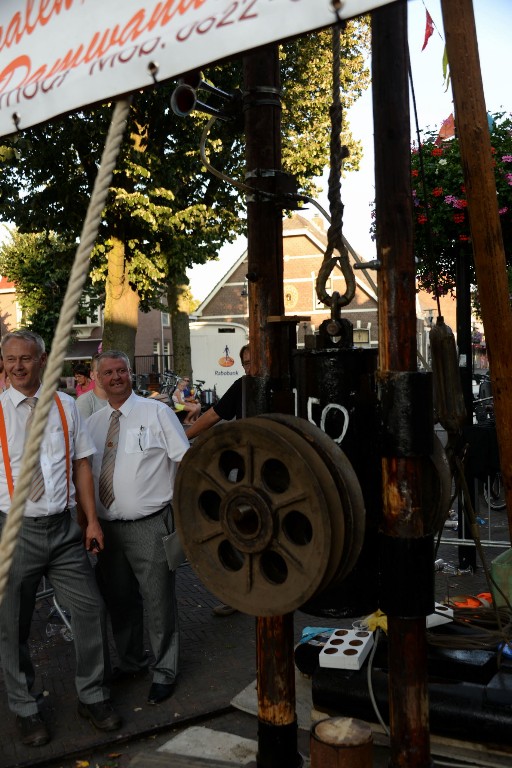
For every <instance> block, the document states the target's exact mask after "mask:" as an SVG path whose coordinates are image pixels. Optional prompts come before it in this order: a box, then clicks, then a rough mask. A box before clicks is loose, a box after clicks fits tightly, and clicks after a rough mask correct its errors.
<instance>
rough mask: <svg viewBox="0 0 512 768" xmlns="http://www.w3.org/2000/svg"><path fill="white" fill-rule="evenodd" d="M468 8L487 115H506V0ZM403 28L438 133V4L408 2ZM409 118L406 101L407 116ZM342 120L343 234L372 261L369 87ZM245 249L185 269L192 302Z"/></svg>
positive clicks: (510, 102) (443, 106) (442, 91)
mask: <svg viewBox="0 0 512 768" xmlns="http://www.w3.org/2000/svg"><path fill="white" fill-rule="evenodd" d="M473 8H474V14H475V20H476V31H477V38H478V48H479V56H480V68H481V72H482V82H483V86H484V95H485V101H486V107H487V111H488V112H491V113H492V112H499V111H502V110H503V111H507V112H509V111H512V76H511V63H512V55H511V53H510V34H511V30H512V0H473ZM426 9H428V12H429V13H430V15H431V17H432V20H433V22H434V25H435V29H434V33H433V35H432V37H431V38H430V39H429V41H428V44H427V46H426V48H425V49H424V50H423V51H422V50H421V48H422V46H423V41H424V37H425V25H426ZM408 25H409V50H410V56H411V69H412V77H413V82H414V91H415V96H416V105H417V110H418V121H419V125H420V129H421V130H425V129H427V128H429V127H430V128H439V127H440V126H441V123H442V121H443V120H445V119H446V118H447V117H448V116H449V115H450V113H451V112H452V111H453V104H452V94H451V88H448V90H447V91H446V86H445V84H444V79H443V66H442V60H443V52H444V46H445V43H444V31H443V19H442V13H441V3H440V0H424V2H423V0H408ZM412 115H413V109H412V102H411V117H412ZM347 119H348V121H349V123H350V126H351V129H352V133H353V134H354V136H355V138H356V139H358V140H360V141H361V142H362V145H363V161H362V163H361V168H360V170H359V171H357V172H353V173H350V174H348V175H347V177H346V178H344V179H343V180H342V188H341V198H342V201H343V203H344V205H345V210H344V217H343V233H344V235H345V237H346V238H347V240H348V241H349V243H350V244H351V245H352V247H353V248H355V250H356V251H357V252H358V253H359V254H360V255H361V257H362V258H364V259H368V260H369V259H372V258H374V256H375V245H374V243H373V242H372V240H371V237H370V234H369V231H370V226H371V203H372V202H373V199H374V191H375V184H374V169H373V164H374V157H373V117H372V94H371V87H370V89H369V90H368V91H366V92H365V94H364V95H363V96H362V97H361V98H360V99H359V100H358V101H357V102H356V104H355V105H354V106H353V107H352V108H351V109H350V110H349V111H348V113H347ZM411 130H413V129H411ZM414 130H415V129H414ZM413 138H414V135H412V136H411V139H413ZM319 183H320V185H321V186H323V188H324V190H325V191H324V193H323V194H321V195H320V196H319V197H318V201H319V203H320V204H321V205H322V206H323V207H324V208H325V209H326V210H328V209H329V206H328V201H327V194H326V193H327V171H326V173H324V176H323V177H322V180H321V181H319ZM301 213H302V212H301ZM316 213H317V209H316V208H315V206H309V207H308V209H307V210H305V211H304V212H303V215H305V216H308V217H311V216H313V215H315V214H316ZM245 247H246V240H245V238H239V239H238V240H237V242H236V243H235V244H232V245H228V246H225V247H224V248H223V249H222V250H221V252H220V254H219V259H218V260H217V261H214V262H211V263H208V264H204V265H200V266H196V267H194V268H193V269H191V270H189V272H188V277H189V279H190V284H191V290H192V294H193V296H194V298H196V299H198V300H200V301H202V300H203V299H204V298H205V297H206V296H207V295H208V293H209V292H210V291H211V290H212V288H213V287H214V286H215V285H216V283H217V282H218V281H219V280H220V279H221V278H222V276H223V275H224V274H225V272H226V271H227V270H228V269H229V267H230V266H231V265H232V264H233V263H234V262H235V261H236V259H237V258H238V257H239V256H240V255H241V254H242V253H243V251H244V249H245Z"/></svg>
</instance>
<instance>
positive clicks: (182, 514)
mask: <svg viewBox="0 0 512 768" xmlns="http://www.w3.org/2000/svg"><path fill="white" fill-rule="evenodd" d="M297 421H302V420H301V419H299V420H297ZM327 439H328V438H327ZM173 505H174V508H175V514H176V526H177V528H178V531H179V532H180V537H181V541H182V544H183V548H184V550H185V553H186V555H187V557H188V559H189V561H190V562H191V564H192V565H193V566H194V568H195V569H196V571H197V572H198V574H199V576H200V577H201V579H202V580H203V582H204V583H205V585H206V586H207V587H208V588H209V589H210V590H211V591H212V592H213V593H214V594H215V595H216V596H217V597H219V598H220V599H221V600H224V601H225V602H227V603H229V604H230V605H232V606H233V607H235V608H238V609H239V610H242V611H244V612H246V613H250V614H253V615H259V616H272V615H281V614H284V613H288V612H290V611H293V610H295V609H296V608H298V607H300V606H301V605H302V604H304V603H305V602H306V601H307V600H309V599H310V597H312V596H313V594H315V593H316V592H317V591H318V590H320V589H322V588H323V587H324V586H326V585H327V583H329V582H330V580H331V579H332V578H333V577H334V576H336V575H337V573H338V570H339V561H340V558H341V553H343V551H344V521H343V519H341V522H340V518H339V516H336V518H335V519H334V520H333V516H332V509H333V508H336V509H337V510H338V509H339V506H340V494H339V489H338V485H337V483H336V480H335V479H334V478H333V477H332V475H331V472H330V471H329V469H328V467H327V466H326V463H325V461H324V459H323V458H322V456H321V455H320V454H319V452H318V450H317V448H316V447H315V446H314V445H313V444H312V441H311V440H307V439H305V438H304V436H302V435H301V434H300V433H299V432H298V431H296V430H293V429H291V428H290V426H289V425H287V424H283V423H279V422H277V421H276V420H272V419H271V418H263V417H253V418H249V419H244V420H242V421H238V422H230V423H228V424H221V425H219V426H217V427H215V429H213V430H211V431H210V432H208V433H207V434H206V435H204V436H203V437H201V438H199V439H198V440H196V442H195V443H194V445H193V446H192V447H191V449H190V450H189V451H188V452H187V454H186V455H185V457H184V459H183V461H182V462H181V466H180V469H179V472H178V476H177V480H176V485H175V493H174V501H173Z"/></svg>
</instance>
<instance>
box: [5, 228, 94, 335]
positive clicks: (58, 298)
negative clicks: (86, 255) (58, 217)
mask: <svg viewBox="0 0 512 768" xmlns="http://www.w3.org/2000/svg"><path fill="white" fill-rule="evenodd" d="M75 251H76V243H75V242H71V241H69V240H68V241H66V240H64V239H63V238H61V237H59V236H58V235H57V234H56V233H55V232H43V233H40V232H34V233H32V232H26V233H23V232H20V231H16V230H15V231H13V232H12V233H10V235H9V236H8V238H7V239H6V241H5V242H4V243H3V244H2V246H1V247H0V274H2V275H8V277H9V280H11V281H12V282H14V283H15V284H16V286H17V299H18V302H19V305H20V308H21V313H22V322H23V325H27V324H29V325H30V326H32V327H34V328H37V331H38V333H39V334H40V335H41V336H42V337H43V339H44V341H45V343H46V344H47V345H48V346H50V345H51V341H52V339H53V335H54V332H55V327H56V325H57V321H58V319H59V314H60V308H61V305H62V301H63V299H64V294H65V292H66V287H67V284H68V279H69V273H70V271H71V267H72V264H73V259H74V256H75ZM100 300H101V297H98V295H97V292H96V290H95V288H94V287H93V286H92V284H91V281H90V280H89V281H88V283H87V285H86V286H85V288H84V291H83V293H82V296H81V299H80V304H79V306H78V308H77V316H76V317H77V322H78V323H80V322H85V321H86V318H87V316H89V315H92V314H93V313H94V312H95V310H96V309H97V307H98V304H99V302H100Z"/></svg>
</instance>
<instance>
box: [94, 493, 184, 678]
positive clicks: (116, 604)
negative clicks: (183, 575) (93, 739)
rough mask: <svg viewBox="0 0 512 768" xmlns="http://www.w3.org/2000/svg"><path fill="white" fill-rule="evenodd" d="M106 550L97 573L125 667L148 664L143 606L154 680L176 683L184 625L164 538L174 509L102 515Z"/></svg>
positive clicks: (99, 559)
mask: <svg viewBox="0 0 512 768" xmlns="http://www.w3.org/2000/svg"><path fill="white" fill-rule="evenodd" d="M101 526H102V528H103V533H104V536H105V549H104V551H103V552H101V553H100V554H99V556H98V563H97V565H96V576H97V579H98V584H99V587H100V590H101V592H102V595H103V598H104V600H105V602H106V604H107V609H108V612H109V613H110V618H111V621H112V632H113V635H114V640H115V643H116V648H117V652H118V654H119V661H120V668H121V669H122V670H124V671H136V670H138V669H140V668H141V667H143V666H145V665H146V664H147V660H146V659H145V656H144V645H143V605H144V606H145V608H146V612H147V618H148V632H149V641H150V643H151V650H152V651H153V655H154V657H155V661H154V664H153V665H152V671H153V682H155V683H171V682H174V680H175V678H176V677H177V674H178V657H179V628H178V609H177V604H176V591H175V576H174V572H173V571H170V570H169V566H168V564H167V559H166V556H165V551H164V546H163V543H162V537H163V536H165V535H166V534H167V533H170V532H171V531H172V509H171V505H170V504H168V505H167V506H166V507H164V509H163V510H162V511H161V513H159V514H156V515H152V516H150V517H147V518H142V519H140V520H133V521H132V520H130V521H108V520H101Z"/></svg>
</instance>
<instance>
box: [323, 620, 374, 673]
mask: <svg viewBox="0 0 512 768" xmlns="http://www.w3.org/2000/svg"><path fill="white" fill-rule="evenodd" d="M372 646H373V633H372V632H370V631H369V630H363V629H336V630H335V631H334V632H333V633H332V635H331V636H330V638H329V640H328V641H327V643H326V644H325V645H324V647H323V648H322V650H321V652H320V656H319V663H320V666H321V667H331V668H334V669H361V667H362V666H363V663H364V660H365V659H366V657H367V656H368V654H369V652H370V650H371V648H372Z"/></svg>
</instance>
